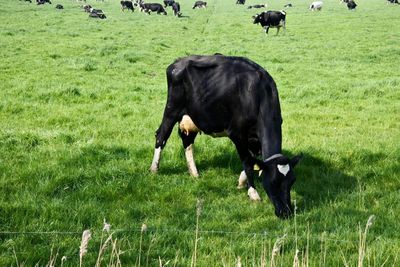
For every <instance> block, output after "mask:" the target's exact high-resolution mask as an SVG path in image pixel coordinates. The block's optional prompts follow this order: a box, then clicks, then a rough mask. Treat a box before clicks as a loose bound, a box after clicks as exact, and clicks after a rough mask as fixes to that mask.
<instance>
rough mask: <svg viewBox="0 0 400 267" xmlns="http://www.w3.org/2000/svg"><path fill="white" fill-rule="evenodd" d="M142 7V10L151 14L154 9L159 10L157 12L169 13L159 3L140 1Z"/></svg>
mask: <svg viewBox="0 0 400 267" xmlns="http://www.w3.org/2000/svg"><path fill="white" fill-rule="evenodd" d="M140 9H141V10H142V12H146V13H147V14H149V15H150V13H151V12H152V11H153V12H157V14H161V13H162V14H164V15H167V12H166V11H165V9H164V8H163V6H162V5H161V4H159V3H149V4H146V3H140Z"/></svg>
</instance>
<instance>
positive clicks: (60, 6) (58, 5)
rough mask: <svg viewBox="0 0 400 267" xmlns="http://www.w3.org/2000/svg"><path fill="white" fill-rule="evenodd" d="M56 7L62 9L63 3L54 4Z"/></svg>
mask: <svg viewBox="0 0 400 267" xmlns="http://www.w3.org/2000/svg"><path fill="white" fill-rule="evenodd" d="M56 8H57V9H64V6H63V5H60V4H57V5H56Z"/></svg>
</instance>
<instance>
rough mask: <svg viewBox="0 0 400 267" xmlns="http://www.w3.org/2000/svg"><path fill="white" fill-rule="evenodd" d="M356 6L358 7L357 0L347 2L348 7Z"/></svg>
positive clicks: (354, 7) (350, 8)
mask: <svg viewBox="0 0 400 267" xmlns="http://www.w3.org/2000/svg"><path fill="white" fill-rule="evenodd" d="M356 7H357V4H356V2H354V1H353V0H349V1H348V2H347V8H348V9H349V10H352V9H356Z"/></svg>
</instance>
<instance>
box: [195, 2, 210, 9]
mask: <svg viewBox="0 0 400 267" xmlns="http://www.w3.org/2000/svg"><path fill="white" fill-rule="evenodd" d="M201 7H203V8H207V2H203V1H196V2H195V3H194V6H193V9H195V8H201Z"/></svg>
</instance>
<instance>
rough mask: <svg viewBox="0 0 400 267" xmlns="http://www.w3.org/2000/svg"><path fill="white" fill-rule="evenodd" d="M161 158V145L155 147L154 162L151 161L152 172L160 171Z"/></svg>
mask: <svg viewBox="0 0 400 267" xmlns="http://www.w3.org/2000/svg"><path fill="white" fill-rule="evenodd" d="M160 158H161V147H159V148H156V149H154V156H153V162H152V163H151V166H150V171H151V172H154V173H155V172H157V171H158V166H159V165H160Z"/></svg>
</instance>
